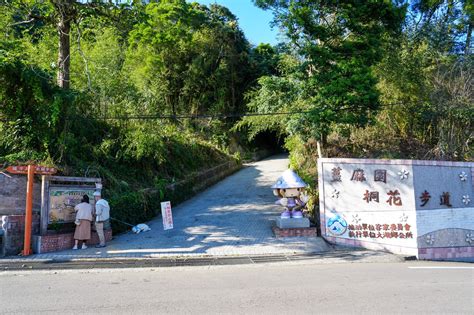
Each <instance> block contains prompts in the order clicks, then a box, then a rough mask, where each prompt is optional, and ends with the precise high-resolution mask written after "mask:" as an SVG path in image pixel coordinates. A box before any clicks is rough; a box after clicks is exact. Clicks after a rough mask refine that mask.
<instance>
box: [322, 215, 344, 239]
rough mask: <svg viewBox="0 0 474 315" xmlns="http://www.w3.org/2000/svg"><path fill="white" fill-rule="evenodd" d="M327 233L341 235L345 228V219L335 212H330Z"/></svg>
mask: <svg viewBox="0 0 474 315" xmlns="http://www.w3.org/2000/svg"><path fill="white" fill-rule="evenodd" d="M327 228H328V231H329V233H331V234H333V235H342V234H344V232H346V230H347V221H346V220H344V218H343V217H341V216H340V215H339V214H337V213H332V215H331V217H330V218H329V220H328V221H327Z"/></svg>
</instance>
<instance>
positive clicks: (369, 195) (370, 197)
mask: <svg viewBox="0 0 474 315" xmlns="http://www.w3.org/2000/svg"><path fill="white" fill-rule="evenodd" d="M363 199H364V200H365V201H367V203H369V202H370V201H375V202H379V192H378V191H371V192H369V191H368V190H366V191H365V194H364V198H363Z"/></svg>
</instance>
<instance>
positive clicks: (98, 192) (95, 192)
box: [94, 190, 102, 197]
mask: <svg viewBox="0 0 474 315" xmlns="http://www.w3.org/2000/svg"><path fill="white" fill-rule="evenodd" d="M100 196H102V194H101V192H100V191H98V190H96V191H94V197H100Z"/></svg>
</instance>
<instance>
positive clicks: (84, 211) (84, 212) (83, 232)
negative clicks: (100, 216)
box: [72, 195, 92, 249]
mask: <svg viewBox="0 0 474 315" xmlns="http://www.w3.org/2000/svg"><path fill="white" fill-rule="evenodd" d="M74 211H76V221H75V223H76V231H75V232H74V247H73V248H72V249H79V247H78V246H79V241H82V247H81V248H82V249H86V248H87V245H86V242H87V241H88V240H90V238H91V222H92V206H91V205H90V204H89V196H88V195H84V196H82V200H81V203H79V204H78V205H76V206H75V207H74Z"/></svg>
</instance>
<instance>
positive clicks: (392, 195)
mask: <svg viewBox="0 0 474 315" xmlns="http://www.w3.org/2000/svg"><path fill="white" fill-rule="evenodd" d="M387 195H388V196H389V198H388V200H387V201H386V203H388V204H389V205H392V203H393V204H394V205H395V206H401V205H402V198H401V197H399V195H400V193H399V192H398V190H397V189H395V190H394V191H392V190H390V191H389V192H388V193H387Z"/></svg>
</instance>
